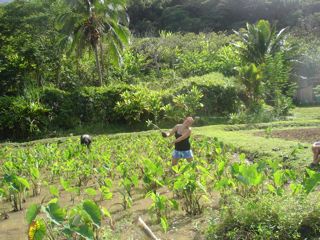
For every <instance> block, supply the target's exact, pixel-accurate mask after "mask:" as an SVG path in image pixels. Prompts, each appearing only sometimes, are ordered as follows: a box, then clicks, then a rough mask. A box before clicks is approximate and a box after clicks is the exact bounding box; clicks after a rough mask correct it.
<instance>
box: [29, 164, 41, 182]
mask: <svg viewBox="0 0 320 240" xmlns="http://www.w3.org/2000/svg"><path fill="white" fill-rule="evenodd" d="M30 173H31V176H32V177H33V178H34V179H38V178H39V177H40V172H39V169H38V168H35V167H31V168H30Z"/></svg>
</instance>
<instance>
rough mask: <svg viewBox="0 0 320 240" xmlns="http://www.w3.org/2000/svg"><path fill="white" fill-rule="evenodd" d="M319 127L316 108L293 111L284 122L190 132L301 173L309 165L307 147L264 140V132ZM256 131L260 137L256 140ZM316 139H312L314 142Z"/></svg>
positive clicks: (200, 128)
mask: <svg viewBox="0 0 320 240" xmlns="http://www.w3.org/2000/svg"><path fill="white" fill-rule="evenodd" d="M319 125H320V107H307V108H296V109H295V110H294V111H293V116H292V117H291V118H290V120H288V121H279V122H272V123H261V124H243V125H212V126H204V127H198V128H195V129H194V132H195V133H196V134H200V135H205V136H209V137H216V138H218V139H219V140H220V141H222V142H224V143H225V144H227V145H230V146H233V147H235V148H236V149H238V150H239V152H245V153H246V154H247V155H248V156H249V158H269V157H270V158H273V159H274V158H275V159H279V160H282V161H283V162H284V163H285V164H286V165H290V166H292V167H294V168H296V169H301V170H303V169H304V168H305V167H306V166H307V165H309V164H310V162H311V161H312V153H311V151H310V143H308V142H303V141H301V140H299V136H298V137H297V139H296V140H290V141H289V140H285V139H281V138H270V137H269V138H268V137H267V130H266V129H268V131H269V132H271V133H272V131H273V130H277V131H278V130H288V129H299V130H300V129H301V131H303V130H304V129H308V128H315V127H318V126H319ZM258 131H261V132H262V134H261V135H262V136H256V133H257V132H258ZM316 140H317V139H315V141H316Z"/></svg>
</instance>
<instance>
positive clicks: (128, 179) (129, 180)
mask: <svg viewBox="0 0 320 240" xmlns="http://www.w3.org/2000/svg"><path fill="white" fill-rule="evenodd" d="M116 169H117V171H118V172H119V173H120V177H121V178H120V182H119V185H120V187H121V190H120V193H121V195H122V206H123V208H124V209H127V208H128V207H129V208H130V207H131V205H132V194H131V191H132V188H133V187H137V186H138V183H139V178H138V176H137V175H136V174H134V172H133V171H132V170H131V169H130V168H129V167H128V166H127V163H125V162H122V163H121V164H120V165H119V166H118V167H117V168H116Z"/></svg>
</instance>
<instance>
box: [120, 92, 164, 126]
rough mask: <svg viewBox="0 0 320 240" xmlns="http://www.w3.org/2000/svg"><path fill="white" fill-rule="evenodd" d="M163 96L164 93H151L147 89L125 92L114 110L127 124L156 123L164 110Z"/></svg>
mask: <svg viewBox="0 0 320 240" xmlns="http://www.w3.org/2000/svg"><path fill="white" fill-rule="evenodd" d="M164 95H165V92H164V91H151V90H148V89H147V88H137V89H136V90H135V91H133V92H132V91H126V92H124V93H122V94H121V100H119V101H118V102H117V103H116V106H115V108H114V110H115V112H116V113H117V114H119V116H122V117H123V118H124V119H125V120H126V121H128V122H129V123H134V122H140V121H144V120H147V119H152V120H155V121H156V122H157V121H158V120H159V118H160V116H161V114H163V112H164V110H165V106H164V104H163V98H164Z"/></svg>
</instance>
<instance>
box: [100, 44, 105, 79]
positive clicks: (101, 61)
mask: <svg viewBox="0 0 320 240" xmlns="http://www.w3.org/2000/svg"><path fill="white" fill-rule="evenodd" d="M99 46H100V63H101V73H102V76H106V75H105V71H104V59H103V45H102V38H100V41H99Z"/></svg>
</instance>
